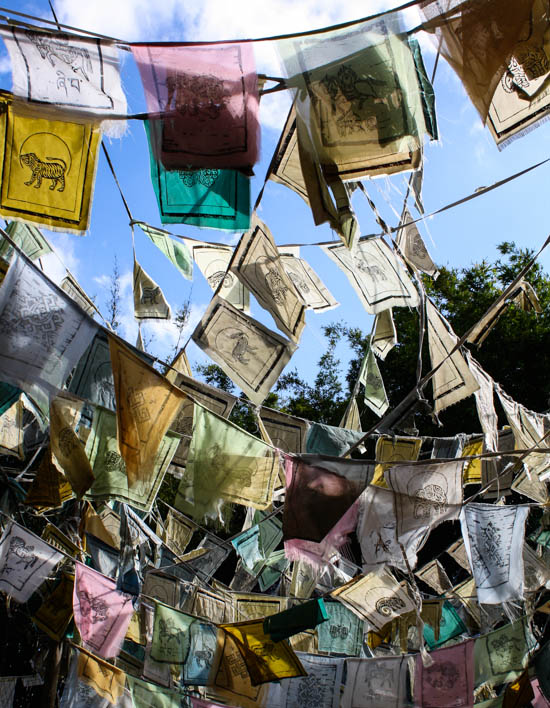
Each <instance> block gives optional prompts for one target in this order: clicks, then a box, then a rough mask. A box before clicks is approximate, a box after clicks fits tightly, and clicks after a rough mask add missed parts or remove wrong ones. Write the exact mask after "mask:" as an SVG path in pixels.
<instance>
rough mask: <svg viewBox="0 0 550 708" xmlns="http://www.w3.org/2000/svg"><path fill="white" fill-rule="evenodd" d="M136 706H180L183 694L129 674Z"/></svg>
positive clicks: (178, 707)
mask: <svg viewBox="0 0 550 708" xmlns="http://www.w3.org/2000/svg"><path fill="white" fill-rule="evenodd" d="M126 681H127V682H128V687H129V689H130V693H131V695H132V703H133V706H134V708H180V706H181V694H180V693H179V692H178V691H171V690H170V689H166V688H162V687H161V686H157V685H155V684H154V683H149V682H148V681H142V680H141V679H138V678H136V677H135V676H130V674H127V676H126Z"/></svg>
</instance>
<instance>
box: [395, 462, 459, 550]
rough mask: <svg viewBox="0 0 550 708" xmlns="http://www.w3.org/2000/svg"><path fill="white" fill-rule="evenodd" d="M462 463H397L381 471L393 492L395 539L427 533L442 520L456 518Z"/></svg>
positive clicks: (401, 540)
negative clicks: (395, 519)
mask: <svg viewBox="0 0 550 708" xmlns="http://www.w3.org/2000/svg"><path fill="white" fill-rule="evenodd" d="M463 467H464V463H463V462H462V461H460V460H458V461H457V462H446V463H442V464H438V465H436V464H426V465H413V466H410V467H408V466H407V465H398V466H396V467H392V468H391V469H389V470H387V471H386V472H384V477H385V479H386V483H387V485H388V487H389V488H390V489H391V490H392V491H393V493H394V494H395V514H396V517H397V539H398V542H399V541H400V542H401V543H404V544H406V543H407V540H408V539H409V538H411V537H413V538H415V537H417V536H418V534H419V533H423V534H425V533H427V532H429V531H430V530H431V529H433V528H435V527H436V526H438V525H439V524H440V523H442V522H443V521H450V520H454V519H458V516H459V514H460V511H461V508H462V469H463Z"/></svg>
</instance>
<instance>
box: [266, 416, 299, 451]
mask: <svg viewBox="0 0 550 708" xmlns="http://www.w3.org/2000/svg"><path fill="white" fill-rule="evenodd" d="M260 416H261V419H262V423H263V424H264V426H265V429H266V430H267V433H268V435H269V437H270V439H271V442H272V443H273V445H275V447H277V448H279V449H280V450H283V451H284V452H293V453H298V454H299V453H301V452H305V451H306V436H307V431H308V427H309V425H308V423H307V421H305V420H303V418H296V417H294V416H291V415H287V414H286V413H282V412H281V411H276V410H273V409H272V408H266V407H262V408H261V410H260Z"/></svg>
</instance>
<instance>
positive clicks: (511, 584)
mask: <svg viewBox="0 0 550 708" xmlns="http://www.w3.org/2000/svg"><path fill="white" fill-rule="evenodd" d="M528 514H529V507H528V506H495V505H493V504H474V503H470V504H466V505H465V506H464V508H463V509H462V511H461V514H460V523H461V526H462V535H463V537H464V545H465V547H466V552H467V554H468V560H469V562H470V566H471V568H472V573H473V576H474V580H475V583H476V588H477V596H478V599H479V602H481V603H485V604H487V605H494V604H499V603H501V602H504V601H506V600H521V599H522V598H523V561H522V553H521V549H522V548H523V542H524V537H525V520H526V519H527V515H528Z"/></svg>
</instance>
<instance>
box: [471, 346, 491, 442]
mask: <svg viewBox="0 0 550 708" xmlns="http://www.w3.org/2000/svg"><path fill="white" fill-rule="evenodd" d="M466 359H467V361H468V365H469V367H470V371H471V373H472V374H473V376H474V378H475V380H476V381H477V383H478V386H479V388H478V390H477V391H475V393H474V396H475V399H476V409H477V415H478V418H479V422H480V423H481V429H482V430H483V433H484V436H485V447H486V449H487V450H490V451H494V450H497V449H498V418H497V414H496V411H495V401H494V396H493V388H494V381H493V379H492V378H491V377H490V376H489V374H488V373H487V372H486V371H484V370H483V369H482V368H481V366H480V365H479V364H478V363H477V361H476V360H475V359H474V358H473V356H472V355H471V354H470V353H469V352H468V354H467V355H466Z"/></svg>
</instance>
